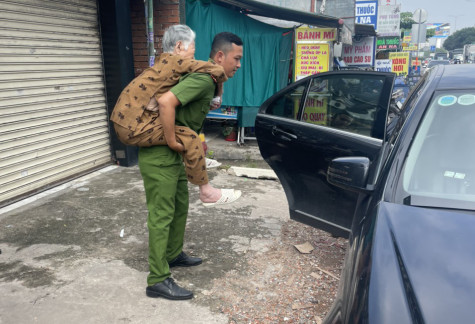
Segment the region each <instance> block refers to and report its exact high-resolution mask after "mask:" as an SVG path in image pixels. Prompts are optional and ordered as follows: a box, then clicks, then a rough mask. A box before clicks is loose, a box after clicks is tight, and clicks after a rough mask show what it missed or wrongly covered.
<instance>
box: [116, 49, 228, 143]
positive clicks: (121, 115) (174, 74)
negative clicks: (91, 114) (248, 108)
mask: <svg viewBox="0 0 475 324" xmlns="http://www.w3.org/2000/svg"><path fill="white" fill-rule="evenodd" d="M192 72H201V73H208V74H210V75H211V77H212V78H213V80H214V81H215V82H217V83H222V82H224V81H226V80H227V79H228V78H227V76H226V74H225V73H224V70H223V68H222V67H221V66H219V65H217V64H216V63H214V62H205V61H198V60H194V59H186V58H183V57H181V56H179V55H174V54H170V53H163V54H161V55H160V56H159V57H158V58H157V59H156V60H155V64H154V65H153V66H152V67H149V68H147V69H146V70H145V71H143V72H142V74H140V75H139V76H138V77H136V78H135V79H133V80H132V81H131V82H130V83H129V84H128V85H127V87H125V89H124V90H122V93H121V94H120V96H119V99H118V100H117V103H116V104H115V107H114V110H113V111H112V114H111V118H110V119H111V121H112V122H114V123H115V124H117V125H120V126H122V127H124V128H127V129H129V130H130V131H131V132H133V134H135V135H138V134H140V133H141V132H142V131H144V127H145V126H146V125H148V124H149V123H151V122H152V121H154V120H155V119H156V118H157V117H158V112H154V111H149V110H146V109H145V108H146V107H147V104H148V103H149V102H150V99H151V98H153V97H155V98H156V99H158V98H159V97H160V96H161V95H163V94H164V93H165V92H167V91H168V90H170V89H171V88H172V87H173V86H174V85H176V84H177V83H178V81H179V80H180V77H181V76H182V75H183V74H186V73H192Z"/></svg>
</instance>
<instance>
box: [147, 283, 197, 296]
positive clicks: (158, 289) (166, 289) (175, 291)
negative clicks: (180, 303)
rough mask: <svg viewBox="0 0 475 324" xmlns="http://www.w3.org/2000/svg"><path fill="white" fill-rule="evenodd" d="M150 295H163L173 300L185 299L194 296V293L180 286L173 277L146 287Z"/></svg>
mask: <svg viewBox="0 0 475 324" xmlns="http://www.w3.org/2000/svg"><path fill="white" fill-rule="evenodd" d="M145 292H146V294H147V296H148V297H154V298H156V297H163V298H166V299H171V300H184V299H191V298H193V293H192V292H191V291H189V290H186V289H185V288H181V287H180V286H178V285H177V284H176V283H175V281H174V280H173V279H172V278H167V279H165V280H164V281H162V282H159V283H156V284H155V285H153V286H148V287H147V289H145Z"/></svg>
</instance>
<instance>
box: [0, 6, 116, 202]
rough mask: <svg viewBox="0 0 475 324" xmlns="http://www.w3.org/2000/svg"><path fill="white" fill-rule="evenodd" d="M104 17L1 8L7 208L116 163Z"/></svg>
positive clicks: (2, 189)
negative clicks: (108, 102)
mask: <svg viewBox="0 0 475 324" xmlns="http://www.w3.org/2000/svg"><path fill="white" fill-rule="evenodd" d="M97 12H98V11H97V3H96V1H95V0H76V1H61V2H58V1H48V0H45V1H33V0H11V1H8V2H2V4H1V5H0V21H1V23H0V51H1V55H0V85H1V86H0V89H1V90H0V98H1V106H0V169H1V170H2V172H1V174H0V206H1V205H5V204H7V203H9V202H11V201H12V200H15V199H18V198H19V197H24V196H25V195H27V194H30V193H33V192H35V191H37V190H39V189H44V188H45V187H48V186H53V185H55V184H57V183H59V182H62V181H66V180H67V179H70V178H71V177H74V176H77V175H78V174H82V173H84V172H89V171H91V170H93V169H97V168H99V167H101V166H103V165H105V164H107V163H111V153H110V145H109V130H108V122H107V120H108V118H107V108H106V98H105V91H104V88H105V86H104V77H103V75H104V73H103V58H102V51H101V40H100V29H99V24H98V18H97V17H98V16H97Z"/></svg>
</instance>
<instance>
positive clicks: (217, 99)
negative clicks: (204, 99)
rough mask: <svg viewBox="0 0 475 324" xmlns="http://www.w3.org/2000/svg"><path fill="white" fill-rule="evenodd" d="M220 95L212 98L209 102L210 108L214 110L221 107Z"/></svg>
mask: <svg viewBox="0 0 475 324" xmlns="http://www.w3.org/2000/svg"><path fill="white" fill-rule="evenodd" d="M221 100H222V99H221V97H214V98H213V100H211V102H210V103H209V106H210V109H211V110H215V109H218V108H219V107H221Z"/></svg>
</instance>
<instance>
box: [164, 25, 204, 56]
mask: <svg viewBox="0 0 475 324" xmlns="http://www.w3.org/2000/svg"><path fill="white" fill-rule="evenodd" d="M195 37H196V34H195V32H194V31H193V30H191V28H190V27H188V26H186V25H173V26H170V27H168V28H167V30H166V31H165V34H163V39H162V49H163V52H164V53H173V50H174V49H175V45H176V43H177V42H182V43H183V46H185V49H186V50H187V49H188V46H189V45H190V44H191V43H192V42H193V41H194V40H195Z"/></svg>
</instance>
